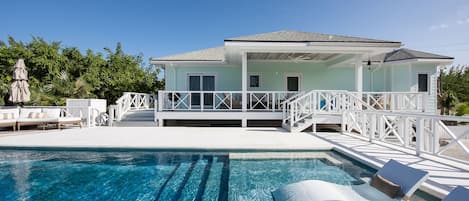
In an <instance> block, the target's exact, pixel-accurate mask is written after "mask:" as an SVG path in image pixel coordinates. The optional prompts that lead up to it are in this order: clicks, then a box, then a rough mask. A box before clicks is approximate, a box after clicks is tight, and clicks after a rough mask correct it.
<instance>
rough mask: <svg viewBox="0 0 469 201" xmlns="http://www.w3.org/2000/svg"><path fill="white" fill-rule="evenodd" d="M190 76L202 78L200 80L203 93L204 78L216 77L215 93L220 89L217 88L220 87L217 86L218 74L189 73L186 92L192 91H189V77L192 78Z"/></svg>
mask: <svg viewBox="0 0 469 201" xmlns="http://www.w3.org/2000/svg"><path fill="white" fill-rule="evenodd" d="M190 76H200V77H201V78H200V90H201V91H203V90H202V88H203V84H204V83H203V78H202V76H214V82H215V83H214V85H215V86H214V91H216V90H217V88H218V87H217V86H218V85H217V83H218V76H217V73H211V72H196V73H187V74H186V90H187V91H190V90H189V84H190V83H189V77H190Z"/></svg>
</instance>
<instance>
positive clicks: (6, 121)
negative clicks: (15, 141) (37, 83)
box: [0, 108, 19, 130]
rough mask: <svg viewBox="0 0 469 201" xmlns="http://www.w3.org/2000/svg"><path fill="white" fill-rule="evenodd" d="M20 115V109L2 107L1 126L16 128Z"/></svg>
mask: <svg viewBox="0 0 469 201" xmlns="http://www.w3.org/2000/svg"><path fill="white" fill-rule="evenodd" d="M18 116H19V109H18V108H12V109H1V110H0V127H12V128H13V130H15V129H16V119H18Z"/></svg>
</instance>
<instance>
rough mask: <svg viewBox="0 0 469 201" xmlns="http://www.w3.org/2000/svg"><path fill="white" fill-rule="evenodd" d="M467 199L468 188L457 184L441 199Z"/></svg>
mask: <svg viewBox="0 0 469 201" xmlns="http://www.w3.org/2000/svg"><path fill="white" fill-rule="evenodd" d="M463 200H469V189H467V188H464V187H462V186H457V187H456V188H455V189H453V190H452V191H451V192H450V193H449V194H448V195H447V196H446V197H445V199H443V200H442V201H463Z"/></svg>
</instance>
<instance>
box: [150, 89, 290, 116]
mask: <svg viewBox="0 0 469 201" xmlns="http://www.w3.org/2000/svg"><path fill="white" fill-rule="evenodd" d="M297 93H298V92H291V91H248V92H247V93H246V95H247V103H246V105H247V108H246V109H247V110H248V111H271V112H280V111H282V105H283V104H282V103H283V101H285V100H287V99H288V98H290V97H292V96H294V95H295V94H297ZM158 110H159V111H242V92H241V91H158Z"/></svg>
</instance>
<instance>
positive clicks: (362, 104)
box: [283, 90, 427, 127]
mask: <svg viewBox="0 0 469 201" xmlns="http://www.w3.org/2000/svg"><path fill="white" fill-rule="evenodd" d="M426 96H427V94H426V93H419V92H350V91H345V90H312V91H310V92H308V93H306V94H304V95H301V96H298V97H297V98H295V99H292V100H289V101H286V102H285V103H284V104H285V105H284V107H283V123H284V124H286V123H288V124H289V125H290V127H293V125H295V124H296V123H297V122H300V121H302V120H304V119H305V118H308V117H311V116H312V115H314V114H342V112H344V111H351V110H382V111H401V112H404V111H405V112H423V111H425V105H426V104H427V99H426ZM360 97H361V98H360Z"/></svg>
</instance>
